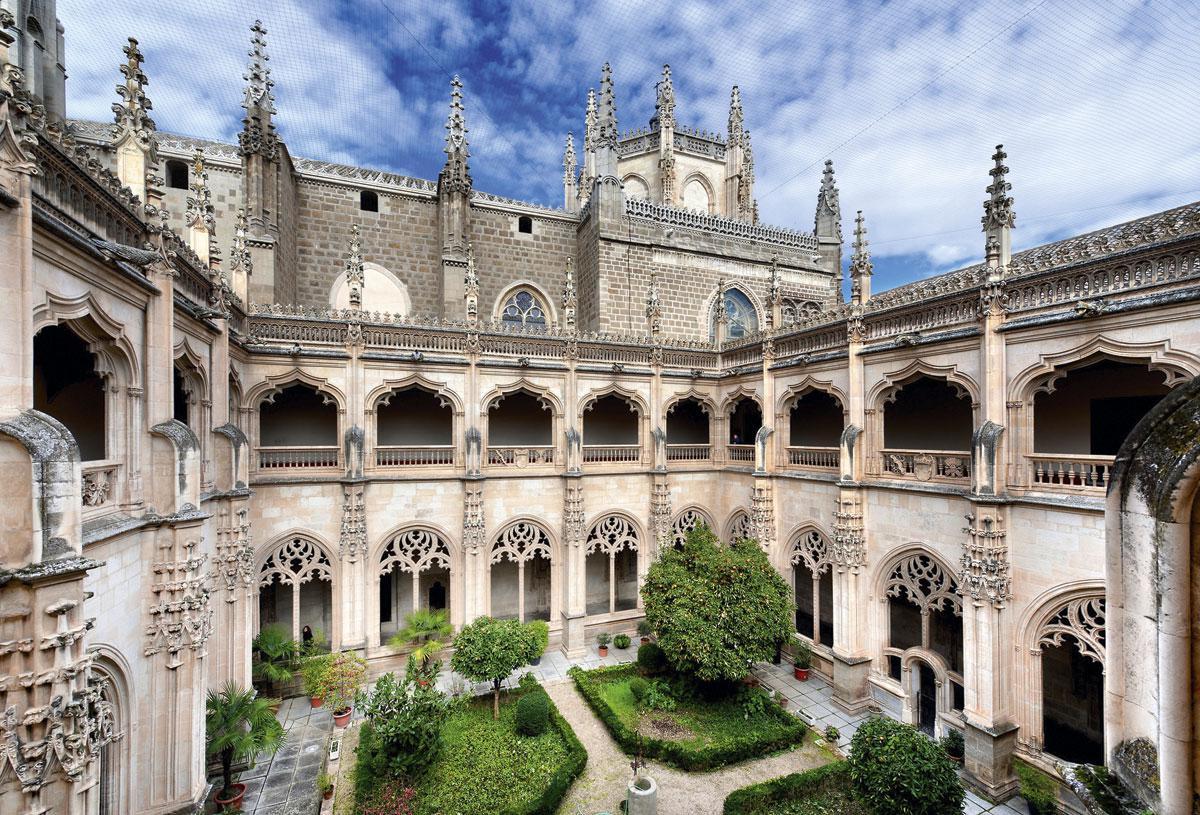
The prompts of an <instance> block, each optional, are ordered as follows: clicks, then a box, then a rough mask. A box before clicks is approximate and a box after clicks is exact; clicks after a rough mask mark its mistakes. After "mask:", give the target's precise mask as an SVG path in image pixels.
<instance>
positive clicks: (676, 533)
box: [671, 507, 712, 549]
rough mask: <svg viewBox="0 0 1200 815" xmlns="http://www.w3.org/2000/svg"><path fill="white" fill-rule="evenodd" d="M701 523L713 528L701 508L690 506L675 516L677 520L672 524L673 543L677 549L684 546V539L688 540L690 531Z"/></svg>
mask: <svg viewBox="0 0 1200 815" xmlns="http://www.w3.org/2000/svg"><path fill="white" fill-rule="evenodd" d="M701 524H703V525H704V526H707V527H709V528H710V529H711V528H712V522H711V521H710V520H709V519H708V518H706V517H705V516H704V515H703V513H701V512H700V510H698V509H695V508H693V507H689V508H688V509H685V510H683V512H680V513H679V515H678V516H677V517H676V518H675V522H674V523H672V524H671V545H672V546H674V547H675V548H676V549H679V548H680V547H682V546H683V544H684V541H686V540H687V535H688V533H689V532H691V531H692V530H693V529H695V528H696V527H698V526H700V525H701Z"/></svg>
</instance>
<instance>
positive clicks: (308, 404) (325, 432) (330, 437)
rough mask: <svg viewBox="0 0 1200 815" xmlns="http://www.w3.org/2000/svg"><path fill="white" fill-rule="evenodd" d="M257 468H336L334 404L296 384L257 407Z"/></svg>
mask: <svg viewBox="0 0 1200 815" xmlns="http://www.w3.org/2000/svg"><path fill="white" fill-rule="evenodd" d="M258 421H259V447H260V450H259V463H258V466H259V467H336V466H337V463H338V450H339V445H338V410H337V403H335V402H334V401H333V399H332V398H331V397H330V396H329V395H328V394H325V393H322V392H321V391H318V390H317V389H316V388H314V387H313V386H311V385H308V384H305V383H302V382H297V383H294V384H291V385H288V386H286V387H284V388H283V389H281V390H279V391H275V392H273V393H272V394H271V395H270V396H268V397H267V398H266V399H265V400H264V401H263V403H262V404H261V405H260V406H259V417H258Z"/></svg>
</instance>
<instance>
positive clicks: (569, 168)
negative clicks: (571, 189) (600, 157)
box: [563, 133, 575, 184]
mask: <svg viewBox="0 0 1200 815" xmlns="http://www.w3.org/2000/svg"><path fill="white" fill-rule="evenodd" d="M573 183H575V134H574V133H568V134H567V147H566V149H565V150H563V184H573Z"/></svg>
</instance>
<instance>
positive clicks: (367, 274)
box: [329, 261, 412, 317]
mask: <svg viewBox="0 0 1200 815" xmlns="http://www.w3.org/2000/svg"><path fill="white" fill-rule="evenodd" d="M372 278H374V280H372ZM373 283H374V284H376V285H374V286H372V284H373ZM347 286H348V282H347V280H346V276H345V275H338V276H337V277H336V278H335V279H334V281H333V285H332V286H330V287H329V307H330V308H335V309H337V308H347V307H349V299H348V298H349V295H348V294H347V295H346V296H347V301H346V303H345V304H344V305H343V304H340V303H339V298H341V297H342V293H343V292H345V291H346V289H347ZM389 289H390V291H389ZM385 292H386V293H387V294H388V295H390V296H389V298H388V300H387V301H382V300H375V301H374V302H372V298H379V297H382V296H383V294H384V293H385ZM362 297H363V301H362V306H363V309H364V310H366V311H371V312H384V313H390V314H394V315H397V316H401V317H407V316H408V315H409V314H411V313H412V297H411V296H410V295H409V293H408V286H407V285H406V284H405V283H404V281H403V280H401V279H400V278H399V277H398V276H396V274H395V273H393V272H392V271H391V270H390V269H387V268H385V267H383V266H381V265H379V264H378V263H373V262H371V261H366V262H364V263H363V292H362ZM385 302H386V304H382V305H381V303H385Z"/></svg>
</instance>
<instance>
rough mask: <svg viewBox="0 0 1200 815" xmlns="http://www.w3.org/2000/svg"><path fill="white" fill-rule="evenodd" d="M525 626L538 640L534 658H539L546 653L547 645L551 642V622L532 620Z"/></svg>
mask: <svg viewBox="0 0 1200 815" xmlns="http://www.w3.org/2000/svg"><path fill="white" fill-rule="evenodd" d="M525 627H526V628H528V629H529V632H530V634H532V635H533V637H534V639H535V641H536V642H537V653H536V654H534V656H533V659H537V658H538V657H540V656H541V655H542V654H544V653H546V646H548V645H549V644H550V623H548V622H546V621H545V620H530V621H529V622H527V623H525ZM531 661H532V660H531Z"/></svg>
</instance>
